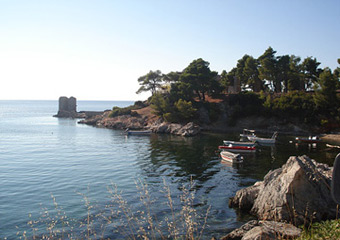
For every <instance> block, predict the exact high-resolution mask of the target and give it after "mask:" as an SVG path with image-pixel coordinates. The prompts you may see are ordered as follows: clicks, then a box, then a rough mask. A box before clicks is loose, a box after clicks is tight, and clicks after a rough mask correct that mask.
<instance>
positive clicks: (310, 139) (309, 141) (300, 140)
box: [295, 136, 322, 143]
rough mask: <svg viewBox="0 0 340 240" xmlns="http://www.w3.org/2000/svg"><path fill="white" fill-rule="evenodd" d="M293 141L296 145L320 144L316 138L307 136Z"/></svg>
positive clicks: (319, 140)
mask: <svg viewBox="0 0 340 240" xmlns="http://www.w3.org/2000/svg"><path fill="white" fill-rule="evenodd" d="M295 140H296V141H297V142H298V143H320V142H322V140H321V139H320V138H319V137H318V136H313V137H312V136H309V137H308V138H307V137H296V138H295Z"/></svg>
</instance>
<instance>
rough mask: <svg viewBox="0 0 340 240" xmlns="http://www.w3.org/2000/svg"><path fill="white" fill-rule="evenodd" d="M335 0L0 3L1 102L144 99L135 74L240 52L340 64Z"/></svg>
mask: <svg viewBox="0 0 340 240" xmlns="http://www.w3.org/2000/svg"><path fill="white" fill-rule="evenodd" d="M339 23H340V1H339V0H324V1H320V0H318V1H316V0H281V1H279V0H275V1H274V0H256V1H255V0H247V1H246V0H235V1H228V0H204V1H203V0H167V1H166V0H144V1H141V0H134V1H133V0H130V1H129V0H96V1H94V0H91V1H87V0H54V1H52V0H45V1H43V0H40V1H35V0H30V1H28V0H0V82H1V88H0V99H58V97H59V96H75V97H77V98H78V99H81V100H139V99H141V100H144V99H146V97H147V96H148V94H141V95H136V94H135V92H136V90H137V89H138V88H139V85H138V82H137V79H138V77H140V76H142V75H144V74H146V73H147V72H149V70H161V71H162V72H163V73H168V72H170V71H181V70H183V69H184V68H185V67H187V66H188V65H189V64H190V62H192V61H193V60H194V59H197V58H203V59H204V60H206V61H208V62H210V68H211V70H214V71H218V72H219V73H221V71H222V70H226V71H229V70H231V69H232V68H233V67H235V66H236V63H237V60H238V59H240V58H241V57H242V56H243V55H244V54H249V55H252V56H253V57H258V56H259V55H261V54H262V53H263V52H264V51H265V50H266V49H267V48H268V47H269V46H271V47H272V48H274V50H276V51H277V55H283V54H294V55H297V56H300V57H302V58H305V57H308V56H313V57H316V58H317V60H318V61H319V62H321V63H322V65H321V67H330V68H331V69H334V68H335V67H337V66H338V64H337V58H340V46H339V42H340V27H339Z"/></svg>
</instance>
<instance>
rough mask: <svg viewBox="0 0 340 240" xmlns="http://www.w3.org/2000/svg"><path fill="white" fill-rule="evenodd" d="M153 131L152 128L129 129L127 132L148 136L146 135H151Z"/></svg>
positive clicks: (129, 134)
mask: <svg viewBox="0 0 340 240" xmlns="http://www.w3.org/2000/svg"><path fill="white" fill-rule="evenodd" d="M151 133H152V131H151V130H140V131H139V130H127V131H126V134H127V135H128V136H131V135H133V136H146V135H150V134H151Z"/></svg>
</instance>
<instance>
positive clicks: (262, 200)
mask: <svg viewBox="0 0 340 240" xmlns="http://www.w3.org/2000/svg"><path fill="white" fill-rule="evenodd" d="M331 176H332V168H330V167H328V165H326V164H321V163H317V162H315V161H314V160H312V159H310V158H309V157H307V156H300V157H290V158H289V159H288V161H287V163H286V164H284V165H283V166H282V167H281V168H279V169H276V170H273V171H270V172H269V173H268V174H267V175H266V176H265V177H264V180H263V181H261V182H257V183H255V184H254V185H253V186H250V187H248V188H245V189H241V190H240V191H238V192H237V193H236V194H235V196H234V197H233V198H231V199H230V202H229V206H230V207H237V208H240V209H241V210H244V211H249V212H250V213H251V214H253V215H255V216H257V217H258V218H259V219H262V220H273V221H285V222H289V223H293V224H294V225H296V226H297V225H300V224H307V223H309V222H311V221H313V222H316V221H322V220H326V219H333V218H335V217H336V204H335V202H334V201H333V199H332V196H331V192H330V186H331Z"/></svg>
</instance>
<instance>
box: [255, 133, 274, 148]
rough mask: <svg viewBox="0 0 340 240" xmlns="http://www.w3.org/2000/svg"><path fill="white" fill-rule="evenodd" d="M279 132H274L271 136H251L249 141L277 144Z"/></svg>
mask: <svg viewBox="0 0 340 240" xmlns="http://www.w3.org/2000/svg"><path fill="white" fill-rule="evenodd" d="M277 135H278V133H277V132H274V134H273V136H272V137H271V138H260V137H256V136H249V137H248V139H249V141H252V142H256V143H258V144H260V145H261V144H275V142H276V138H277Z"/></svg>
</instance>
